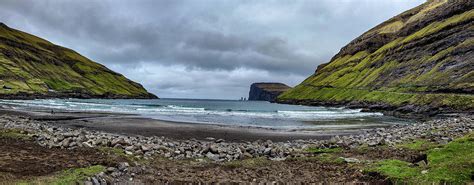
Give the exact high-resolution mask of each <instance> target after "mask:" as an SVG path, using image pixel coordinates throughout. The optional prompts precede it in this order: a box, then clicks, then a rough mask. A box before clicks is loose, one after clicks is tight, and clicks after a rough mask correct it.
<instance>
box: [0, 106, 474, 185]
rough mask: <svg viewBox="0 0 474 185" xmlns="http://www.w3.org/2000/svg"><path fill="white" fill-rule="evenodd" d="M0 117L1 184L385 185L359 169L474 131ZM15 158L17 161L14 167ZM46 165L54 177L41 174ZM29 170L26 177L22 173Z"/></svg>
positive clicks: (461, 118)
mask: <svg viewBox="0 0 474 185" xmlns="http://www.w3.org/2000/svg"><path fill="white" fill-rule="evenodd" d="M0 114H1V116H0V126H1V128H2V131H3V133H8V134H2V137H1V138H2V139H1V141H2V143H3V145H2V148H3V149H4V150H3V151H9V152H8V153H6V154H5V153H4V154H2V157H0V164H2V165H0V166H1V167H2V169H8V170H7V171H2V172H1V173H0V174H2V176H0V178H2V177H3V178H9V177H14V178H17V179H22V178H32V177H35V178H36V177H37V178H39V177H43V176H48V175H52V174H55V172H57V171H61V170H64V169H68V168H71V167H74V168H90V167H91V166H97V165H98V166H100V168H101V169H102V170H99V171H98V172H97V173H94V174H91V175H90V176H88V178H87V179H86V181H85V183H92V182H95V181H97V182H104V183H105V182H107V183H120V182H122V183H123V182H134V183H146V182H148V183H151V182H163V183H166V182H168V183H169V182H249V181H257V182H273V181H275V182H294V180H295V179H294V178H298V182H322V181H325V180H328V179H329V180H330V181H331V182H384V178H383V177H382V176H378V175H374V174H370V173H361V171H360V169H363V168H365V166H366V165H368V164H370V163H371V162H370V161H372V160H387V159H397V160H403V161H411V162H412V163H413V164H418V163H420V161H423V160H426V154H425V153H424V152H421V151H419V150H418V149H416V150H412V149H410V148H404V147H401V146H404V143H410V142H413V141H417V140H427V141H429V142H430V143H436V144H439V145H446V144H448V143H450V142H452V141H455V140H456V139H457V138H460V137H464V136H465V135H466V134H469V133H471V132H472V130H473V129H474V122H473V117H472V116H470V115H462V114H457V115H449V116H443V117H438V118H433V119H431V120H426V121H421V120H419V121H417V122H416V123H415V124H411V125H394V126H392V127H387V128H371V129H363V130H357V131H353V132H332V133H325V132H324V131H319V132H308V131H281V130H272V129H266V128H248V127H247V128H245V127H230V126H222V125H209V124H192V123H179V122H169V121H160V120H153V119H148V118H140V117H139V116H137V115H127V114H116V113H103V112H68V111H66V112H61V111H55V112H54V113H51V112H50V111H44V110H42V111H38V110H36V111H25V110H22V111H13V110H11V109H3V110H1V111H0ZM10 136H15V137H10ZM18 138H27V139H26V140H23V139H18ZM362 148H364V149H363V150H362ZM20 151H23V152H20ZM24 151H27V152H26V153H25V152H24ZM18 152H20V153H21V155H16V154H15V153H18ZM12 155H16V156H17V157H16V158H17V159H16V160H13V161H12V160H11V156H12ZM31 155H34V156H57V157H53V158H51V157H39V158H38V157H33V156H31ZM423 156H424V157H423ZM40 158H41V159H40ZM32 159H33V160H32ZM20 161H21V162H20ZM61 161H62V162H61ZM2 162H3V163H2ZM44 164H48V165H50V166H51V167H52V169H54V170H50V171H45V170H44V168H42V167H41V166H42V165H44ZM25 165H27V166H31V171H29V172H23V171H21V170H20V168H23V166H25ZM282 167H283V168H282ZM98 168H99V167H98ZM172 169H176V170H177V171H175V170H172ZM262 170H263V171H262ZM315 171H319V172H322V173H318V174H317V175H316V174H315V173H314V172H315ZM233 173H237V174H235V175H234V174H233ZM216 178H217V179H216Z"/></svg>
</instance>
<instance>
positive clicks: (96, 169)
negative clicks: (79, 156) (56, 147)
mask: <svg viewBox="0 0 474 185" xmlns="http://www.w3.org/2000/svg"><path fill="white" fill-rule="evenodd" d="M104 171H105V167H104V166H101V165H95V166H89V167H85V168H71V169H67V170H64V171H61V172H58V173H56V174H55V175H52V176H47V177H36V178H33V179H31V180H26V181H25V180H20V181H13V182H12V184H18V185H20V184H21V185H29V184H51V185H69V184H83V182H84V180H85V179H86V178H87V177H92V176H94V175H96V174H99V173H100V172H104Z"/></svg>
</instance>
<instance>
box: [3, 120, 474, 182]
mask: <svg viewBox="0 0 474 185" xmlns="http://www.w3.org/2000/svg"><path fill="white" fill-rule="evenodd" d="M473 119H474V118H473V116H459V117H453V118H445V119H439V120H432V121H426V122H419V123H416V124H412V125H394V126H392V127H389V128H377V129H370V130H365V131H364V134H359V135H351V136H336V137H333V138H331V139H330V140H295V141H287V142H272V141H270V140H268V141H260V140H258V141H252V142H226V141H225V140H223V139H219V138H206V140H195V139H191V140H174V139H169V138H165V137H158V136H154V137H143V136H125V135H119V134H113V133H105V132H100V131H90V130H85V129H70V128H62V127H58V126H53V125H50V124H48V123H47V122H41V121H35V120H30V119H28V118H26V117H17V116H1V117H0V128H2V129H21V130H23V131H24V132H25V134H28V135H29V136H31V137H32V138H33V139H34V141H35V142H37V143H38V144H39V145H41V146H44V147H47V148H55V149H56V148H58V149H59V148H60V149H67V150H74V149H78V148H99V149H108V148H110V149H117V151H120V152H122V153H123V154H124V155H126V156H130V157H134V158H139V159H153V158H167V159H170V160H180V159H195V160H197V161H200V160H208V161H212V162H218V163H220V162H225V161H235V160H242V159H248V158H259V157H264V158H267V159H269V160H273V161H282V160H287V159H289V158H295V157H308V156H313V155H314V153H311V152H307V149H308V148H337V147H341V148H346V149H351V148H357V147H359V146H368V147H376V146H379V145H386V146H389V147H390V146H395V145H397V144H399V143H402V142H406V141H411V140H414V139H417V138H427V139H430V140H431V141H433V142H437V143H440V144H445V143H447V142H449V141H451V140H452V139H453V138H455V137H458V136H462V135H465V134H466V133H468V132H472V131H473V129H474V121H473ZM344 161H346V162H347V163H358V160H357V159H353V158H344ZM146 170H147V169H146V166H140V165H139V164H132V165H131V164H128V163H120V164H118V165H116V166H108V168H107V172H103V173H100V174H97V175H96V176H95V177H93V178H91V179H89V180H90V182H95V181H96V180H97V181H105V180H106V179H114V178H119V177H120V178H123V179H127V180H128V179H133V177H134V176H135V175H136V174H139V173H141V172H142V171H146Z"/></svg>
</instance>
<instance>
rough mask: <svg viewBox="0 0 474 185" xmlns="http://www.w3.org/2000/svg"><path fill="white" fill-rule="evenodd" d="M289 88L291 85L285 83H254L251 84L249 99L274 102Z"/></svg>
mask: <svg viewBox="0 0 474 185" xmlns="http://www.w3.org/2000/svg"><path fill="white" fill-rule="evenodd" d="M289 89H291V87H290V86H288V85H286V84H283V83H270V82H266V83H264V82H261V83H254V84H252V85H251V86H250V92H249V100H253V101H269V102H274V101H275V100H276V98H277V97H278V96H279V95H280V94H282V93H283V92H286V91H288V90H289Z"/></svg>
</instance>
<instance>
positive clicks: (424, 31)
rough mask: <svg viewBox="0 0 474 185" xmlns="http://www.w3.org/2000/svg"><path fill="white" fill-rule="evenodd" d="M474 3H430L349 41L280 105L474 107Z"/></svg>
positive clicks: (404, 108) (425, 110)
mask: <svg viewBox="0 0 474 185" xmlns="http://www.w3.org/2000/svg"><path fill="white" fill-rule="evenodd" d="M473 7H474V1H471V0H457V1H451V0H429V1H427V2H426V3H424V4H422V5H420V6H418V7H416V8H414V9H411V10H409V11H406V12H404V13H402V14H400V15H398V16H396V17H394V18H392V19H390V20H388V21H386V22H384V23H382V24H380V25H378V26H376V27H375V28H373V29H371V30H369V31H367V32H366V33H364V34H363V35H361V36H360V37H358V38H356V39H355V40H353V41H352V42H350V43H349V44H348V45H347V46H345V47H343V48H342V49H341V50H340V52H339V53H338V54H336V55H335V56H334V57H333V58H332V59H331V61H330V62H329V63H327V64H323V65H320V66H319V67H318V68H317V70H316V72H315V74H313V75H312V76H310V77H309V78H307V79H306V80H304V81H303V82H302V83H301V84H300V85H298V86H296V87H295V88H293V89H292V90H289V91H287V92H286V93H284V94H282V95H281V96H279V99H278V101H280V102H284V103H295V104H310V105H345V106H352V107H366V108H370V109H374V110H396V111H398V112H419V113H428V114H429V113H440V112H460V111H468V112H472V111H473V109H474V95H473V93H474V53H473V48H474V37H473V36H474V21H473V20H474V10H473Z"/></svg>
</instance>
